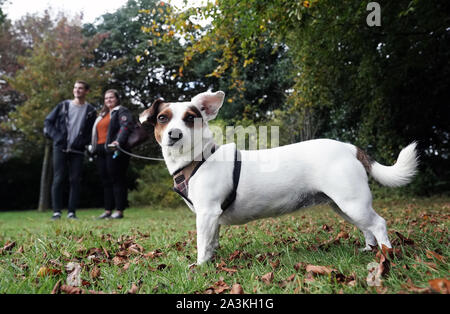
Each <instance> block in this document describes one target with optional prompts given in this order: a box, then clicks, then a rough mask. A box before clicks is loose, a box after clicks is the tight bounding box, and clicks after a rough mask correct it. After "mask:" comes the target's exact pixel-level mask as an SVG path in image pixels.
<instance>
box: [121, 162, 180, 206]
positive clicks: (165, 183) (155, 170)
mask: <svg viewBox="0 0 450 314" xmlns="http://www.w3.org/2000/svg"><path fill="white" fill-rule="evenodd" d="M172 187H173V179H172V177H171V176H170V174H169V172H168V171H167V169H166V167H165V165H163V164H161V163H159V164H150V165H147V166H146V167H144V168H143V169H142V170H141V171H140V176H139V178H138V179H137V188H136V190H133V191H131V192H130V193H129V201H130V204H131V206H157V205H158V204H160V205H162V206H164V207H169V208H175V207H179V206H182V205H183V204H184V202H183V201H182V199H181V196H179V195H178V194H176V193H175V192H174V191H172Z"/></svg>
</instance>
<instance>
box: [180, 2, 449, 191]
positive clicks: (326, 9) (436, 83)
mask: <svg viewBox="0 0 450 314" xmlns="http://www.w3.org/2000/svg"><path fill="white" fill-rule="evenodd" d="M379 3H380V6H381V8H382V10H381V18H382V25H381V27H369V26H368V25H367V23H366V18H367V16H368V14H369V13H370V12H369V11H367V9H366V6H367V1H362V2H361V1H359V2H358V1H353V2H348V1H345V2H336V1H332V0H323V1H294V2H293V1H287V0H276V1H258V0H244V1H236V0H226V1H218V2H216V3H215V4H212V3H209V4H208V5H206V6H205V7H204V8H202V9H199V10H190V11H189V10H188V11H186V12H185V13H184V15H180V20H183V19H185V18H186V16H188V17H191V16H196V15H198V14H199V12H200V14H203V15H204V16H206V17H209V18H212V24H211V27H209V28H208V29H206V31H205V32H204V34H202V35H201V36H198V37H194V39H193V42H192V44H191V46H190V47H188V48H187V50H186V54H185V60H186V62H189V61H190V60H191V59H192V57H193V56H195V55H196V54H198V53H204V51H207V50H212V51H218V52H219V53H220V57H219V58H217V59H216V61H217V63H218V64H217V66H216V68H215V70H214V71H213V73H212V74H211V75H213V76H218V77H219V76H222V75H224V74H225V73H227V71H229V72H231V73H233V77H234V78H237V77H242V76H241V74H242V73H243V72H245V70H246V66H248V64H251V62H253V58H254V56H256V55H257V54H258V49H260V47H261V43H266V42H272V46H273V47H274V48H278V50H279V49H280V47H287V48H286V50H287V56H288V57H289V58H290V60H291V63H290V64H291V66H290V67H288V70H289V71H288V75H287V76H290V77H292V78H293V83H292V85H291V86H290V87H291V88H290V89H288V93H287V98H286V101H284V99H281V101H283V103H282V104H281V105H280V106H279V107H278V108H279V110H276V109H277V107H275V108H274V107H272V108H271V109H272V110H274V109H275V110H274V112H273V114H272V115H270V117H272V118H273V119H274V121H277V122H279V123H280V126H281V130H282V132H283V133H285V134H286V136H284V137H283V140H284V141H285V140H287V139H288V140H289V141H292V142H294V141H298V140H307V139H311V138H317V137H330V138H334V139H338V140H342V141H348V142H352V143H354V144H356V145H358V146H360V147H362V148H364V149H366V150H367V151H369V153H370V154H371V155H372V156H373V157H374V158H375V159H376V160H378V161H379V162H382V163H387V164H391V163H393V162H394V161H395V158H396V157H397V155H398V152H399V151H400V149H401V148H402V147H404V146H405V145H407V144H409V143H410V142H412V141H413V140H417V141H418V142H419V150H420V152H421V170H422V172H421V173H422V174H424V175H431V177H433V178H434V177H438V178H439V180H438V181H439V182H447V183H444V184H441V185H440V186H441V187H444V186H448V182H450V177H449V175H448V171H447V170H446V167H445V166H443V163H444V162H445V161H447V163H448V159H449V148H450V147H449V145H450V141H449V137H450V129H449V126H450V123H449V116H450V107H449V106H448V105H447V104H446V102H445V101H442V100H443V99H448V98H449V93H448V88H446V87H445V86H448V85H449V78H450V75H449V74H450V73H449V72H450V66H449V63H448V59H449V57H450V56H449V51H450V49H449V48H450V47H449V43H450V40H449V36H450V35H449V32H448V31H447V29H448V25H447V24H448V23H447V17H446V13H444V12H447V11H448V10H449V4H448V3H447V2H444V1H439V2H437V3H434V4H432V3H430V2H429V1H425V0H423V1H421V0H417V1H409V0H404V1H396V2H392V1H379ZM183 27H184V28H183ZM180 29H181V30H184V31H186V30H187V29H188V27H186V26H182V27H181V28H180ZM275 50H276V49H275ZM239 56H243V57H244V59H245V61H244V63H240V62H239V60H240V59H239ZM271 69H274V67H271ZM258 71H259V72H261V69H258ZM249 81H250V82H252V81H254V80H243V82H244V83H242V84H240V86H249V87H251V86H252V85H251V83H249ZM242 90H243V89H241V90H240V91H242ZM256 106H258V104H256ZM247 108H248V107H246V109H247ZM255 111H256V112H257V110H255ZM252 119H253V120H255V117H254V116H253V117H252ZM431 177H429V178H428V179H427V180H423V181H422V182H430V181H431V180H429V179H430V178H431ZM416 190H417V191H422V193H430V192H431V191H432V190H433V191H435V189H434V186H421V187H420V188H417V189H416ZM441 191H442V190H441Z"/></svg>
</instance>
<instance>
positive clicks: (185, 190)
mask: <svg viewBox="0 0 450 314" xmlns="http://www.w3.org/2000/svg"><path fill="white" fill-rule="evenodd" d="M217 148H218V147H217V146H216V145H214V146H213V147H212V148H211V155H212V154H214V152H215V151H216V150H217ZM240 154H241V153H240V151H239V150H238V149H237V148H236V152H235V156H234V170H233V190H232V191H231V193H230V194H229V195H228V197H227V198H226V199H225V201H224V202H223V203H222V206H221V207H222V210H225V209H227V208H228V207H229V206H230V205H231V203H233V202H234V200H235V199H236V190H237V186H238V183H239V178H240V174H241V157H240ZM205 161H206V159H205V158H204V155H202V160H201V161H192V162H191V163H189V164H188V165H186V166H184V167H183V168H181V169H179V170H177V171H175V172H174V174H173V175H172V176H173V185H174V187H173V190H174V191H175V192H176V193H178V194H179V195H180V196H181V197H183V198H184V199H185V200H186V201H187V202H189V203H190V204H191V205H193V203H192V201H191V200H190V199H189V197H188V194H189V180H190V179H191V178H192V176H193V175H194V174H195V173H196V172H197V170H198V169H199V168H200V166H201V165H202V164H203V163H204V162H205Z"/></svg>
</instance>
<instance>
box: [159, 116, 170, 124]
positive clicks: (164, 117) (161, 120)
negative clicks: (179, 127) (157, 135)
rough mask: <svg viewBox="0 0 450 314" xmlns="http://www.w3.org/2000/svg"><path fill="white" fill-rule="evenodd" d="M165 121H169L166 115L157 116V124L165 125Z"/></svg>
mask: <svg viewBox="0 0 450 314" xmlns="http://www.w3.org/2000/svg"><path fill="white" fill-rule="evenodd" d="M167 121H169V118H168V117H167V116H166V115H163V114H162V115H160V116H158V122H159V123H166V122H167Z"/></svg>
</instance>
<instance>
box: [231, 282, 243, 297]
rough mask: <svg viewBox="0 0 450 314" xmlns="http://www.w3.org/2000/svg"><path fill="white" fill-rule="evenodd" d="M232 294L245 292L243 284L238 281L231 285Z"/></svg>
mask: <svg viewBox="0 0 450 314" xmlns="http://www.w3.org/2000/svg"><path fill="white" fill-rule="evenodd" d="M230 294H244V289H242V286H241V285H240V284H238V283H235V284H234V285H233V286H232V287H231V291H230Z"/></svg>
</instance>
